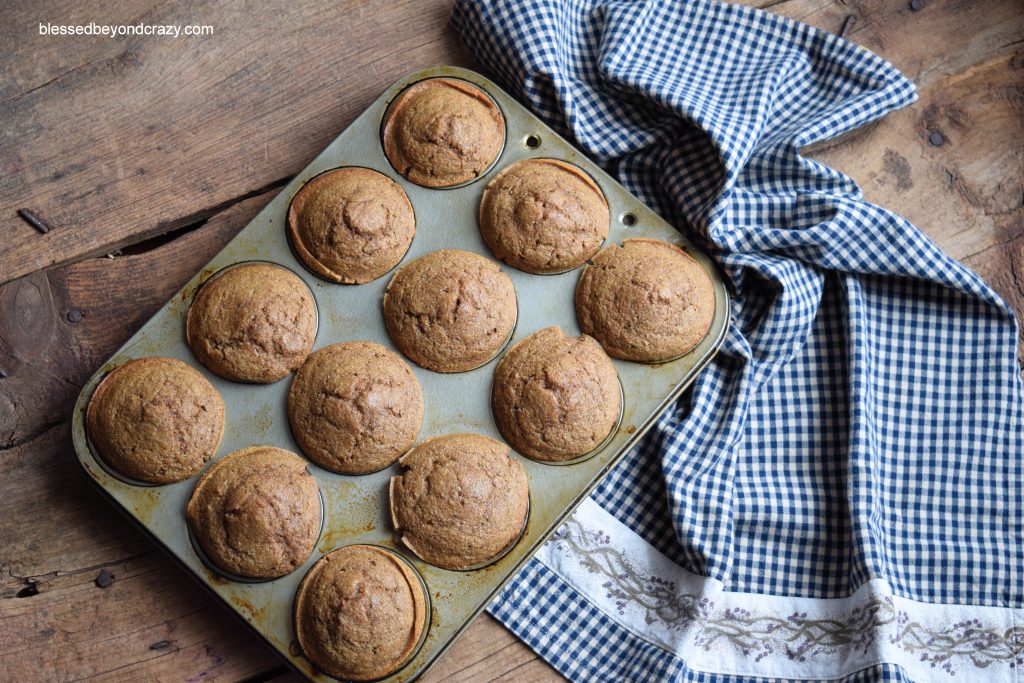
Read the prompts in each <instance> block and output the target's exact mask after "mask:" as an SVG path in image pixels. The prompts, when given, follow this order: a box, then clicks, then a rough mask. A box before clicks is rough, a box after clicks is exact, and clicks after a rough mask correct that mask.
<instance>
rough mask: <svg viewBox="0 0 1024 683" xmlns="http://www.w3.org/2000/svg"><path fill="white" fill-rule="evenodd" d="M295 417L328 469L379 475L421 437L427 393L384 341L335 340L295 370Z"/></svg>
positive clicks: (300, 434) (303, 442)
mask: <svg viewBox="0 0 1024 683" xmlns="http://www.w3.org/2000/svg"><path fill="white" fill-rule="evenodd" d="M288 420H289V421H290V422H291V425H292V434H294V435H295V440H296V441H297V442H298V444H299V446H300V447H301V448H302V450H303V451H304V452H305V453H306V455H308V456H309V457H310V459H312V460H313V462H315V463H316V464H318V465H320V466H321V467H324V468H326V469H329V470H333V471H335V472H341V473H343V474H365V473H367V472H376V471H377V470H379V469H381V468H384V467H387V466H388V465H390V464H391V463H393V462H394V461H395V460H397V459H398V457H399V456H400V455H402V454H403V453H405V452H406V451H407V450H409V448H410V447H411V446H412V444H413V442H414V441H415V440H416V435H417V434H419V433H420V426H421V425H422V424H423V392H422V390H421V389H420V383H419V382H418V381H417V380H416V376H415V375H414V374H413V373H412V370H411V369H410V368H409V366H408V365H407V364H406V362H405V361H403V360H402V359H401V357H399V355H398V354H396V353H394V352H392V351H389V350H388V349H386V348H384V347H383V346H381V345H380V344H374V343H372V342H364V341H355V342H346V343H343V344H333V345H331V346H328V347H326V348H323V349H320V350H319V351H316V352H314V353H313V354H311V355H310V356H309V358H307V359H306V362H305V363H303V364H302V367H301V368H299V370H298V372H296V373H295V380H294V381H293V382H292V387H291V390H290V391H289V392H288Z"/></svg>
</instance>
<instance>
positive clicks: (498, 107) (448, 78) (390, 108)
mask: <svg viewBox="0 0 1024 683" xmlns="http://www.w3.org/2000/svg"><path fill="white" fill-rule="evenodd" d="M435 79H440V80H446V81H461V82H462V83H465V84H466V85H468V86H470V87H472V88H475V89H477V90H479V91H480V92H481V93H483V95H484V96H485V97H487V99H488V100H489V101H490V103H491V104H492V105H494V108H495V109H496V110H497V111H498V114H499V115H500V116H501V123H502V136H501V145H500V146H499V147H498V153H497V154H495V155H494V159H493V160H492V161H491V163H489V164H487V166H486V167H485V168H484V169H482V170H481V171H480V173H478V174H477V175H476V176H475V177H473V178H470V179H469V180H465V181H463V182H461V183H455V184H454V185H441V186H437V187H429V186H427V185H420V184H419V183H417V182H415V181H412V180H409V179H408V178H406V177H405V176H404V175H403V174H402V172H401V171H400V170H399V169H398V168H396V167H395V164H394V163H393V162H392V161H391V158H390V157H389V156H388V155H387V153H386V152H384V127H385V126H386V125H387V122H388V119H389V118H390V116H391V112H392V111H393V109H394V105H395V103H396V102H398V100H400V99H401V97H402V95H404V94H405V93H406V92H407V91H408V90H409V89H410V88H412V87H413V86H415V85H418V84H420V83H423V82H424V81H432V80H435ZM378 131H379V133H378V137H379V142H380V148H381V152H382V153H383V154H384V158H385V159H387V161H388V165H389V166H391V168H392V169H394V171H395V173H397V174H398V175H399V176H400V177H401V178H402V179H403V180H405V181H406V182H408V183H412V184H413V185H415V186H416V187H422V188H424V189H427V190H455V189H458V188H460V187H466V186H467V185H472V184H473V183H475V182H478V181H479V180H481V179H483V178H484V177H486V176H487V175H488V174H490V172H491V171H493V170H494V168H495V167H496V166H497V165H498V162H499V161H501V157H502V155H504V153H505V147H506V146H508V117H506V116H505V110H504V109H502V108H501V105H500V104H498V101H497V100H495V99H494V97H493V96H492V95H491V93H489V92H487V90H486V89H485V88H481V87H480V86H479V85H477V84H476V83H473V82H471V81H467V80H466V79H464V78H459V77H457V76H430V77H427V78H421V79H419V80H416V81H413V82H412V83H409V84H408V85H407V86H405V87H404V88H402V90H401V91H399V93H398V94H397V95H395V96H394V97H393V98H392V99H391V101H390V102H388V106H387V107H386V108H385V109H384V114H383V115H382V116H381V118H380V125H379V126H378Z"/></svg>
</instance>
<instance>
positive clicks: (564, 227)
mask: <svg viewBox="0 0 1024 683" xmlns="http://www.w3.org/2000/svg"><path fill="white" fill-rule="evenodd" d="M608 221H609V214H608V202H607V201H606V200H605V198H604V194H603V193H602V192H601V188H599V187H598V186H597V184H596V183H595V182H594V181H593V180H591V178H590V176H588V175H587V174H586V173H584V172H583V171H582V170H581V169H579V168H577V167H576V166H573V165H572V164H567V163H565V162H564V161H558V160H557V159H525V160H523V161H518V162H516V163H514V164H512V165H511V166H508V167H506V168H505V169H503V170H502V171H501V173H499V174H498V175H497V176H495V177H494V179H493V180H491V181H490V182H489V183H487V189H485V190H484V195H483V199H481V201H480V232H481V234H482V235H483V238H484V241H485V242H486V243H487V246H488V247H490V249H491V251H492V252H493V253H494V257H495V258H497V259H500V260H501V261H504V262H505V263H507V264H509V265H510V266H513V267H515V268H518V269H520V270H525V271H527V272H529V273H557V272H561V271H565V270H571V269H573V268H576V267H578V266H581V265H583V264H584V263H586V261H587V259H589V258H590V257H591V256H593V255H594V254H596V253H597V250H598V249H600V248H601V243H602V242H604V240H605V238H606V237H608Z"/></svg>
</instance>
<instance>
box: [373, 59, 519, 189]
mask: <svg viewBox="0 0 1024 683" xmlns="http://www.w3.org/2000/svg"><path fill="white" fill-rule="evenodd" d="M382 137H383V142H384V153H385V154H386V155H387V157H388V161H390V162H391V165H392V166H394V167H395V170H397V171H398V172H399V173H401V174H402V175H403V176H405V177H406V178H408V179H409V180H411V181H412V182H414V183H416V184H417V185H423V186H425V187H448V186H451V185H458V184H460V183H464V182H466V181H468V180H472V179H473V178H475V177H477V176H478V175H480V174H481V173H483V172H484V171H485V170H487V168H488V167H489V166H490V165H491V164H492V163H493V162H494V160H495V159H497V158H498V154H500V153H501V148H502V145H504V144H505V119H504V118H503V117H502V115H501V111H500V110H499V109H498V107H497V105H495V104H494V102H493V101H491V98H489V97H488V96H487V95H486V94H485V93H484V91H483V90H481V89H480V88H478V87H476V86H475V85H472V84H470V83H467V82H465V81H460V80H456V79H451V78H428V79H426V80H422V81H420V82H419V83H416V84H414V85H412V86H410V87H408V88H406V89H405V90H404V91H402V94H400V95H399V96H398V97H397V98H396V99H395V101H394V103H393V104H392V105H391V108H390V109H389V110H388V115H387V119H386V120H385V122H384V130H383V132H382Z"/></svg>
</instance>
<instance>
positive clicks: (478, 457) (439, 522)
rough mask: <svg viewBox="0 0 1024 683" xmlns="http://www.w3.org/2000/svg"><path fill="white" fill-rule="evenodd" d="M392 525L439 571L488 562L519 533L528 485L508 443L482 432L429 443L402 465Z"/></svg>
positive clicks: (393, 500)
mask: <svg viewBox="0 0 1024 683" xmlns="http://www.w3.org/2000/svg"><path fill="white" fill-rule="evenodd" d="M399 462H400V463H401V465H402V468H403V470H404V472H403V473H402V474H401V475H400V476H397V477H392V478H391V520H392V523H393V524H394V526H395V530H396V531H398V532H399V533H400V534H401V535H402V542H403V543H405V545H406V546H407V547H408V548H409V549H410V550H412V551H413V552H414V553H416V555H418V556H419V557H420V558H422V559H424V560H426V561H427V562H429V563H431V564H433V565H437V566H438V567H442V568H444V569H470V568H473V567H475V566H477V565H480V564H483V563H486V562H489V561H491V560H493V559H495V558H496V557H498V556H499V555H501V553H502V552H503V551H504V550H505V549H506V548H508V547H509V546H510V545H511V544H512V543H513V542H514V541H515V540H516V539H517V538H519V535H520V534H521V533H522V530H523V526H524V525H525V524H526V515H527V513H528V512H529V506H530V491H529V484H528V483H527V480H526V473H525V472H524V471H523V466H522V465H521V464H519V461H517V460H514V459H513V458H511V457H509V449H508V446H506V445H505V444H503V443H501V442H499V441H495V440H494V439H490V438H487V437H486V436H480V435H479V434H452V435H448V436H439V437H434V438H431V439H427V440H426V441H424V442H423V443H421V444H420V445H418V446H416V447H415V448H414V449H412V450H411V451H409V452H408V453H406V454H405V455H404V456H402V459H401V460H399Z"/></svg>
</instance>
